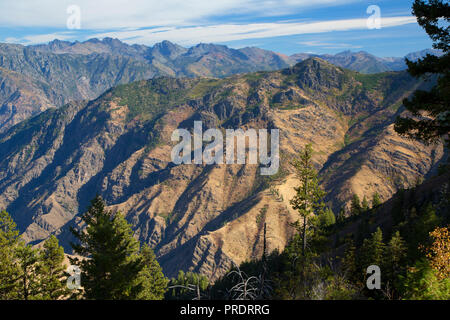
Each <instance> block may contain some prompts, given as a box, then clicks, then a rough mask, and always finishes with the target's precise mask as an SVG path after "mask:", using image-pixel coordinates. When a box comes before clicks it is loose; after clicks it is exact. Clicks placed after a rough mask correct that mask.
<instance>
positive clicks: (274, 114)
mask: <svg viewBox="0 0 450 320" xmlns="http://www.w3.org/2000/svg"><path fill="white" fill-rule="evenodd" d="M199 50H200V48H199ZM422 85H423V84H422V83H421V82H418V81H416V80H414V79H412V78H409V77H408V76H407V75H406V74H405V73H386V74H382V75H374V76H362V75H360V74H357V73H353V72H351V71H348V70H345V69H341V68H337V67H334V66H332V65H331V64H329V63H327V62H325V61H322V60H320V59H317V58H314V59H311V60H306V61H304V62H302V63H301V64H299V65H297V66H295V67H293V68H290V69H286V70H283V71H280V72H258V73H252V74H247V75H239V76H232V77H229V78H224V79H174V78H159V79H154V80H148V81H138V82H134V83H132V84H128V85H121V86H118V87H116V88H113V89H111V90H109V91H108V92H106V93H105V94H103V95H102V96H101V97H99V98H98V99H96V100H93V101H91V102H84V103H72V104H69V105H66V106H64V107H62V108H60V109H57V110H56V109H51V110H47V111H45V112H43V113H42V114H40V115H39V116H37V117H34V118H31V119H29V120H27V121H25V122H22V123H20V124H19V125H17V126H15V127H13V128H11V129H10V130H8V131H6V132H4V133H2V134H0V150H2V152H1V153H0V208H5V209H7V210H8V211H9V212H10V213H11V214H12V215H13V217H14V219H15V220H16V221H17V223H18V225H19V227H20V229H21V231H23V232H24V233H23V237H24V239H26V240H27V241H29V242H31V243H37V242H39V241H41V240H43V239H45V238H46V237H48V236H49V235H50V234H57V235H58V237H59V239H60V240H61V242H62V243H63V244H64V245H65V247H66V249H69V248H70V247H69V245H68V243H69V241H70V240H71V238H70V235H69V233H68V231H67V230H68V227H69V226H73V225H79V220H80V219H79V215H80V214H81V213H83V211H84V210H86V207H87V206H88V204H89V200H90V199H91V198H93V197H94V196H95V194H96V193H99V194H100V195H102V196H103V198H104V199H105V200H106V201H107V203H108V205H109V208H110V209H111V210H120V211H121V212H123V213H124V214H125V215H126V217H127V220H128V221H129V222H130V223H131V225H132V226H133V229H134V231H135V235H136V237H137V238H139V240H140V241H141V242H146V243H149V244H150V245H151V246H152V247H153V248H154V250H155V252H156V254H157V256H158V259H159V261H160V263H161V265H162V266H163V269H164V271H165V273H166V274H167V275H168V276H173V275H175V274H176V273H177V272H178V270H180V269H183V270H192V271H196V272H201V273H204V274H206V275H207V276H208V277H209V278H210V279H212V280H214V279H217V278H218V277H220V276H221V275H223V274H224V273H225V272H226V270H227V269H228V268H229V267H230V266H231V265H232V264H233V263H235V264H239V263H241V262H243V261H245V260H249V259H254V258H259V257H261V255H262V250H263V249H262V247H263V228H264V224H266V226H267V248H268V250H269V251H272V250H276V249H278V250H282V249H283V248H284V246H285V245H286V243H287V242H288V241H289V239H290V238H291V236H292V235H293V232H294V230H292V228H291V227H290V223H292V222H294V221H296V220H297V219H298V215H297V214H296V212H294V211H293V210H292V209H291V208H290V206H289V200H290V199H291V198H292V197H293V192H294V191H293V187H294V186H296V184H297V183H298V182H297V180H296V178H295V176H294V175H293V174H292V168H291V167H290V164H289V163H290V161H291V160H292V159H293V157H295V156H296V154H297V153H298V151H299V150H300V149H301V148H303V146H304V145H305V144H306V143H312V144H313V148H314V150H315V155H314V159H313V160H314V163H315V165H316V167H317V169H318V170H320V175H321V179H322V185H323V186H324V188H325V189H326V191H327V192H328V197H327V202H328V204H329V205H330V206H331V207H332V208H334V209H336V208H340V206H342V205H344V206H345V205H346V203H348V201H349V200H350V199H351V197H352V195H353V194H354V193H357V194H358V195H360V196H361V197H362V196H363V195H366V196H367V197H371V196H372V193H374V192H378V193H379V194H381V196H382V198H383V199H385V200H387V199H389V198H390V197H391V196H392V195H393V194H394V193H395V192H396V190H397V189H398V188H401V187H407V186H410V185H413V184H414V183H415V181H417V179H418V178H422V177H425V176H426V175H427V174H428V173H429V172H430V171H431V170H433V168H434V167H435V166H436V165H437V164H438V162H439V161H440V159H441V158H442V157H443V150H442V146H441V145H434V146H424V145H422V144H420V143H418V142H414V141H410V140H407V139H404V138H402V137H399V136H398V135H397V134H396V133H395V132H394V131H393V128H392V123H393V120H394V119H395V116H396V115H397V114H398V113H399V112H402V109H401V108H400V106H401V104H400V101H401V99H402V98H403V97H405V96H407V95H409V94H410V93H411V92H412V91H413V90H414V89H416V88H418V87H419V86H422ZM394 88H395V89H394ZM399 108H400V109H399ZM197 120H201V121H203V125H204V130H206V129H207V128H219V129H221V130H224V129H238V128H242V129H244V130H245V129H248V128H254V129H273V128H278V129H279V130H280V156H281V161H280V169H279V171H278V173H277V174H276V175H274V176H270V177H264V176H261V175H260V167H259V165H250V164H232V165H221V164H220V165H203V164H202V165H200V164H199V165H194V164H192V165H189V164H182V165H175V164H174V163H172V162H171V157H170V154H171V150H172V147H173V145H174V144H175V143H174V142H172V141H171V135H172V132H173V131H174V130H175V129H176V128H186V129H189V130H192V128H193V124H194V121H197ZM68 253H70V252H68Z"/></svg>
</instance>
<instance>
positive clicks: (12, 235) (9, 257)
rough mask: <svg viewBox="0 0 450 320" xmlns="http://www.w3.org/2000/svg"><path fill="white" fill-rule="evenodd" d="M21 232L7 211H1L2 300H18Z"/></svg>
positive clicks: (0, 289) (0, 269)
mask: <svg viewBox="0 0 450 320" xmlns="http://www.w3.org/2000/svg"><path fill="white" fill-rule="evenodd" d="M18 243H19V231H18V230H17V229H16V224H15V223H14V221H13V220H12V218H11V217H10V215H9V214H8V213H7V212H6V211H0V300H7V299H18V297H19V293H18V291H19V288H18V283H17V280H18V278H19V275H20V268H19V264H18V260H17V254H16V249H17V245H18Z"/></svg>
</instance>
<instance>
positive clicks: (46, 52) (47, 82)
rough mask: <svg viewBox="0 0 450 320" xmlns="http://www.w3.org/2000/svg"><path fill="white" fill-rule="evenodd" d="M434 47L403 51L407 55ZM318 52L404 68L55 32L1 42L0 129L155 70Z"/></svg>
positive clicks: (220, 72) (242, 66)
mask: <svg viewBox="0 0 450 320" xmlns="http://www.w3.org/2000/svg"><path fill="white" fill-rule="evenodd" d="M426 53H435V54H436V53H437V52H436V51H431V50H424V51H421V52H417V53H413V54H410V55H408V57H411V58H412V59H417V58H419V57H422V56H424V55H425V54H426ZM311 57H319V58H322V59H324V60H326V61H328V62H330V63H333V64H335V65H337V66H341V67H344V68H348V69H350V70H354V71H359V72H363V73H378V72H384V71H395V70H403V69H405V68H406V66H405V63H404V61H403V60H404V59H403V58H378V57H375V56H373V55H370V54H368V53H366V52H357V53H353V52H350V51H346V52H342V53H339V54H336V55H311V54H295V55H292V56H286V55H283V54H280V53H276V52H272V51H268V50H263V49H259V48H242V49H232V48H228V47H227V46H223V45H215V44H198V45H196V46H193V47H191V48H184V47H182V46H179V45H177V44H174V43H171V42H169V41H163V42H161V43H157V44H155V45H154V46H152V47H149V46H145V45H136V44H135V45H128V44H126V43H123V42H121V41H120V40H117V39H112V38H105V39H103V40H98V39H90V40H87V41H85V42H68V41H60V40H54V41H51V42H50V43H48V44H42V45H32V46H22V45H16V44H0V132H2V131H4V130H6V129H7V128H9V127H11V126H13V125H15V124H17V123H19V122H21V121H23V120H25V119H27V118H29V117H30V116H33V115H36V114H39V113H40V112H42V111H44V110H46V109H48V108H51V107H60V106H62V105H64V104H66V103H68V102H69V101H78V100H85V99H87V100H91V99H94V98H96V97H98V96H99V95H100V94H101V93H103V92H104V91H106V90H107V89H109V88H111V87H113V86H116V85H119V84H124V83H130V82H133V81H137V80H142V79H149V78H154V77H159V76H172V77H198V76H201V77H212V78H222V77H227V76H230V75H233V74H240V73H248V72H255V71H273V70H279V69H282V68H286V67H289V66H292V65H294V64H295V63H297V62H300V61H303V60H305V59H307V58H311Z"/></svg>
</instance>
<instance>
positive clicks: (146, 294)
mask: <svg viewBox="0 0 450 320" xmlns="http://www.w3.org/2000/svg"><path fill="white" fill-rule="evenodd" d="M141 257H142V261H143V263H144V268H143V269H142V270H141V272H140V273H139V277H138V279H137V281H138V283H140V284H141V286H142V290H141V291H140V292H139V294H138V296H137V298H138V299H139V300H162V299H163V298H164V294H165V293H166V291H167V284H168V282H169V280H168V279H167V278H166V277H165V276H164V274H163V272H162V269H161V266H160V265H159V263H158V261H157V260H156V256H155V254H154V253H153V250H152V249H151V248H150V247H149V246H148V245H147V244H145V245H144V246H143V248H142V249H141Z"/></svg>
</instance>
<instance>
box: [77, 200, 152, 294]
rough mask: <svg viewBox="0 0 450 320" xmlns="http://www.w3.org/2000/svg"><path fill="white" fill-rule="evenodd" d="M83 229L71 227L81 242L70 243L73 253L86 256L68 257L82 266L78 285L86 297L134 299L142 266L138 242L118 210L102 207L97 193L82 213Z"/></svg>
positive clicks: (138, 287)
mask: <svg viewBox="0 0 450 320" xmlns="http://www.w3.org/2000/svg"><path fill="white" fill-rule="evenodd" d="M82 220H83V222H84V223H85V224H86V232H83V231H77V230H75V229H73V228H72V233H73V234H74V236H75V237H76V238H77V239H78V240H79V242H80V243H78V244H73V243H72V247H73V250H74V252H75V253H76V254H78V255H81V256H85V257H88V258H89V259H84V260H80V259H77V258H75V259H71V263H72V264H75V265H78V266H79V267H80V269H81V281H82V282H81V285H82V287H83V288H84V290H85V298H87V299H102V300H115V299H136V298H137V297H138V296H139V293H140V292H141V290H142V283H139V281H137V277H138V274H139V273H140V272H141V271H142V269H143V268H144V264H143V263H142V258H140V257H139V243H138V242H137V240H136V239H134V238H133V235H132V230H131V227H130V225H129V224H128V223H127V222H126V220H125V218H124V217H123V216H122V215H121V214H120V213H113V212H111V211H107V210H105V204H104V202H103V200H102V198H101V197H100V196H97V197H96V198H95V199H94V200H92V202H91V206H90V207H89V209H88V211H87V212H86V213H85V214H84V215H83V216H82Z"/></svg>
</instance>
